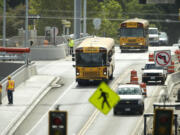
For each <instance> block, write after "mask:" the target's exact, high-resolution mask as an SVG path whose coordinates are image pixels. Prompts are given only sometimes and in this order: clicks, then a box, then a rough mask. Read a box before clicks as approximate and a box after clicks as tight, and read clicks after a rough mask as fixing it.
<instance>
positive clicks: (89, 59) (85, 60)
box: [76, 52, 106, 67]
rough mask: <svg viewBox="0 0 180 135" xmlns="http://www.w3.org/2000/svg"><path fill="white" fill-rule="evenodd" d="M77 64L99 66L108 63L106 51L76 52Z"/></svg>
mask: <svg viewBox="0 0 180 135" xmlns="http://www.w3.org/2000/svg"><path fill="white" fill-rule="evenodd" d="M76 65H77V66H82V67H98V66H105V65H106V53H105V52H101V53H83V52H80V53H78V54H76Z"/></svg>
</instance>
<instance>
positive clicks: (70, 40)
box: [68, 38, 74, 55]
mask: <svg viewBox="0 0 180 135" xmlns="http://www.w3.org/2000/svg"><path fill="white" fill-rule="evenodd" d="M68 45H69V48H70V55H72V54H73V47H74V40H73V39H72V38H70V39H69V43H68Z"/></svg>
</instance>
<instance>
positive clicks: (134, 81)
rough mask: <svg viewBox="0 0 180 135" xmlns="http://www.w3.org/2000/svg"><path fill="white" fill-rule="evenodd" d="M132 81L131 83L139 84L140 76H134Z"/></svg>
mask: <svg viewBox="0 0 180 135" xmlns="http://www.w3.org/2000/svg"><path fill="white" fill-rule="evenodd" d="M130 83H131V84H138V77H132V78H131V82H130Z"/></svg>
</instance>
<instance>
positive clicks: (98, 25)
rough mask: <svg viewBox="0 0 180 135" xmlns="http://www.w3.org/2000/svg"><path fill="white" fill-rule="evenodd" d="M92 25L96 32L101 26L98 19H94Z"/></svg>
mask: <svg viewBox="0 0 180 135" xmlns="http://www.w3.org/2000/svg"><path fill="white" fill-rule="evenodd" d="M93 25H94V28H95V29H96V30H98V29H100V25H101V19H100V18H94V19H93Z"/></svg>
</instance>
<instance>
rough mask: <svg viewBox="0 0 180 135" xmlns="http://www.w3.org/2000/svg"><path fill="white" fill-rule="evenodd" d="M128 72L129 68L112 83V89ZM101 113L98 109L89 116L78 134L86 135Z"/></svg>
mask: <svg viewBox="0 0 180 135" xmlns="http://www.w3.org/2000/svg"><path fill="white" fill-rule="evenodd" d="M127 74H129V70H126V71H125V73H124V74H123V75H121V76H120V77H119V78H118V79H117V80H115V82H114V83H113V84H112V89H115V88H116V84H118V82H120V81H122V80H123V78H124V77H126V76H127ZM99 114H100V111H98V110H97V109H96V110H95V111H94V112H93V114H92V115H91V116H90V117H89V119H88V120H87V122H86V123H85V125H84V126H83V127H82V129H81V130H80V131H79V133H78V135H84V134H85V133H86V132H87V130H88V128H89V127H90V126H91V125H92V123H93V122H94V120H95V119H96V117H97V116H98V115H99Z"/></svg>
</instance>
